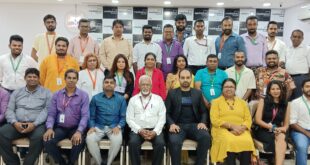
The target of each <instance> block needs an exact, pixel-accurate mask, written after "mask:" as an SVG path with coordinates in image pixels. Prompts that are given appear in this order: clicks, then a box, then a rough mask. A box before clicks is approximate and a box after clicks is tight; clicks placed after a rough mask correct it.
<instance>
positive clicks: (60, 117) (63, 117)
mask: <svg viewBox="0 0 310 165" xmlns="http://www.w3.org/2000/svg"><path fill="white" fill-rule="evenodd" d="M59 123H65V114H60V115H59Z"/></svg>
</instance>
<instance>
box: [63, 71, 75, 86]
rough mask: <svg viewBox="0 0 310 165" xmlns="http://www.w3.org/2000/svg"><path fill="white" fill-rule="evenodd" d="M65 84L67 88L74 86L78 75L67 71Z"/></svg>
mask: <svg viewBox="0 0 310 165" xmlns="http://www.w3.org/2000/svg"><path fill="white" fill-rule="evenodd" d="M65 81H66V86H67V87H69V88H75V87H76V83H77V81H78V76H77V74H76V73H74V72H69V73H68V74H67V76H66V77H65Z"/></svg>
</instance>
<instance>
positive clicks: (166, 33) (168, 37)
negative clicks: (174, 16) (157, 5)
mask: <svg viewBox="0 0 310 165" xmlns="http://www.w3.org/2000/svg"><path fill="white" fill-rule="evenodd" d="M173 35H174V33H173V28H171V27H168V28H165V29H164V39H165V40H172V38H173Z"/></svg>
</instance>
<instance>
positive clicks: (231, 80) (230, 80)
mask: <svg viewBox="0 0 310 165" xmlns="http://www.w3.org/2000/svg"><path fill="white" fill-rule="evenodd" d="M226 82H232V83H233V84H234V85H235V89H236V88H237V83H236V81H235V80H234V79H232V78H227V79H225V80H224V81H223V82H222V89H223V87H224V84H225V83H226Z"/></svg>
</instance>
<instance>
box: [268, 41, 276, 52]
mask: <svg viewBox="0 0 310 165" xmlns="http://www.w3.org/2000/svg"><path fill="white" fill-rule="evenodd" d="M276 43H277V40H275V41H274V43H273V44H272V47H271V49H269V50H273V48H274V46H275V45H276Z"/></svg>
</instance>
